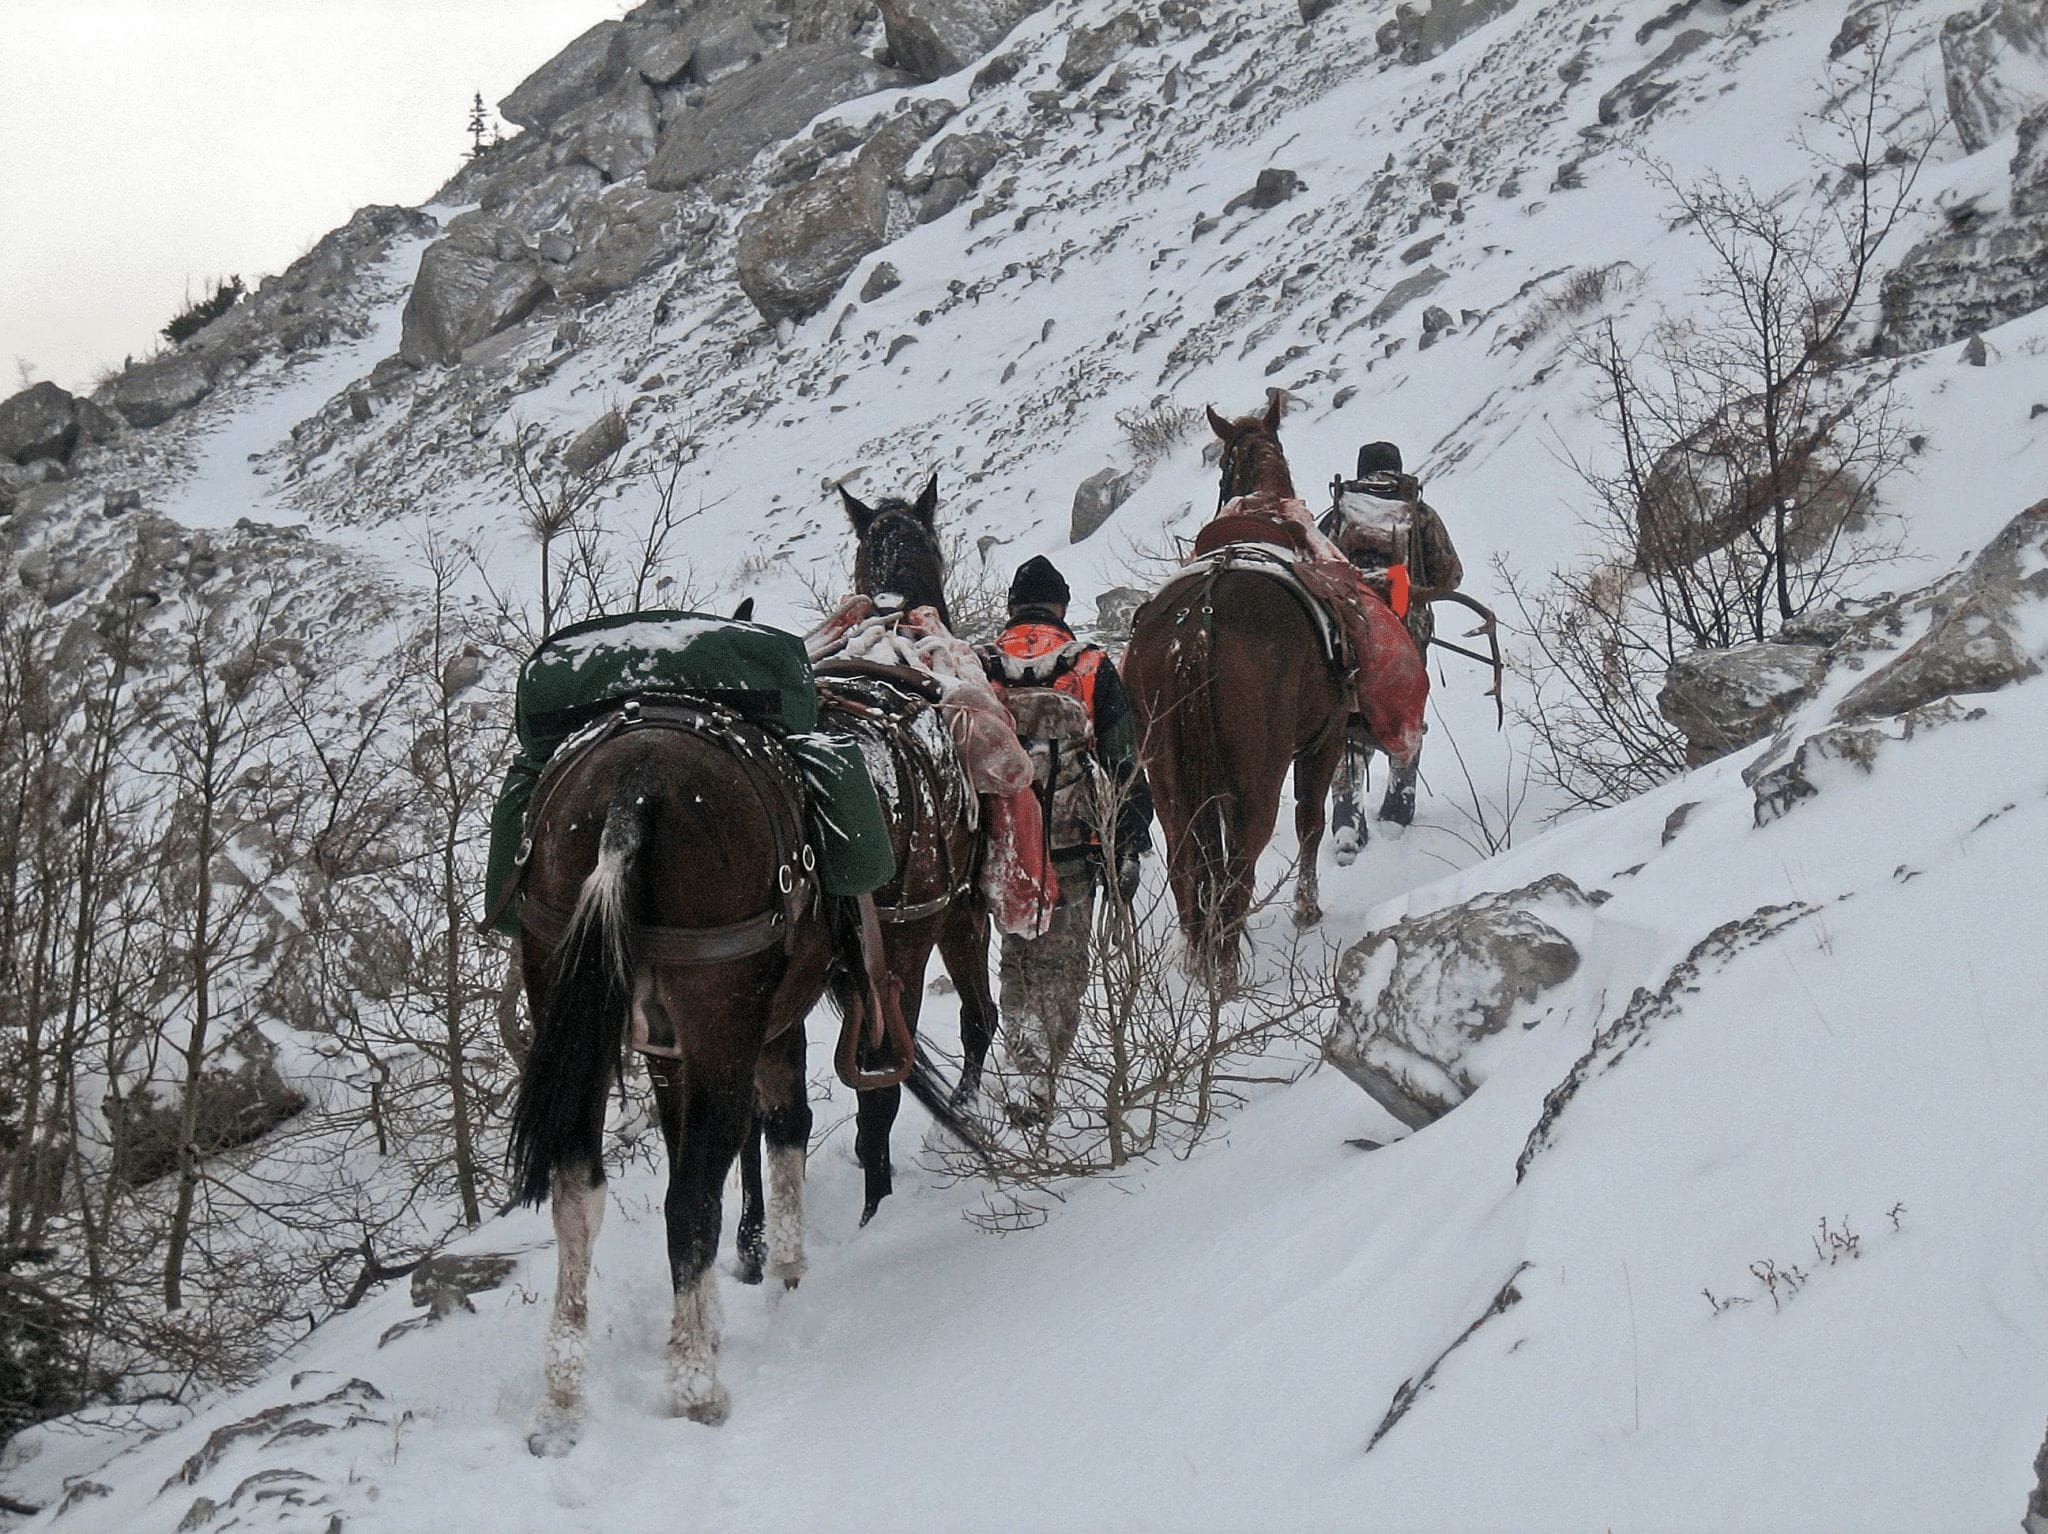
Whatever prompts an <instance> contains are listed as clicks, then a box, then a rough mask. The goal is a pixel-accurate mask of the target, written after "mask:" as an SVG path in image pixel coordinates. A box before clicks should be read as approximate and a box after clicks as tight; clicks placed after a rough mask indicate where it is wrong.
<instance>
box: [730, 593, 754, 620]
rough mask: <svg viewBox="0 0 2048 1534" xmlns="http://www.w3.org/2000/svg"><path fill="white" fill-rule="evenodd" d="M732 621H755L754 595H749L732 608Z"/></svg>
mask: <svg viewBox="0 0 2048 1534" xmlns="http://www.w3.org/2000/svg"><path fill="white" fill-rule="evenodd" d="M732 621H733V622H735V623H752V622H753V621H754V599H753V598H752V597H748V598H747V599H746V600H745V601H744V602H742V603H740V605H739V606H737V607H735V608H734V609H733V610H732Z"/></svg>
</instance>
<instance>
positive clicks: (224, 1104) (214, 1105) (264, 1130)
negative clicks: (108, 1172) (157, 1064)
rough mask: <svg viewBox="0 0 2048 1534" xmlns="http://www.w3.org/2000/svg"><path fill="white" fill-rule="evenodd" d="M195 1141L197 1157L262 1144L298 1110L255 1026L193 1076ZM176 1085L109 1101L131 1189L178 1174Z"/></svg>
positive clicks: (132, 1091) (300, 1101) (300, 1105)
mask: <svg viewBox="0 0 2048 1534" xmlns="http://www.w3.org/2000/svg"><path fill="white" fill-rule="evenodd" d="M195 1091H196V1094H197V1097H198V1105H197V1111H196V1124H195V1132H194V1143H195V1144H196V1145H197V1146H198V1148H199V1153H200V1155H201V1156H202V1157H204V1156H214V1155H218V1154H220V1153H221V1152H222V1151H226V1150H233V1149H234V1148H236V1147H237V1146H242V1145H247V1144H250V1143H251V1142H252V1141H255V1140H259V1139H261V1138H262V1137H263V1136H264V1135H266V1134H269V1133H270V1132H271V1131H272V1130H273V1129H276V1128H277V1127H278V1126H279V1125H281V1124H283V1123H285V1122H286V1121H288V1120H290V1119H292V1118H293V1117H295V1116H297V1115H298V1114H299V1113H301V1112H303V1111H304V1109H305V1107H306V1099H305V1098H304V1097H303V1096H301V1095H300V1094H299V1093H298V1092H296V1091H294V1090H293V1089H292V1088H291V1087H290V1086H288V1085H287V1084H286V1083H285V1081H284V1078H283V1077H281V1076H280V1075H279V1074H278V1071H277V1052H276V1050H274V1049H273V1048H272V1047H271V1046H270V1043H269V1041H267V1040H266V1039H265V1038H264V1037H263V1036H262V1035H261V1034H260V1033H258V1032H257V1031H256V1030H255V1029H253V1028H250V1029H245V1030H243V1031H242V1032H240V1033H238V1034H236V1035H234V1037H233V1038H231V1039H230V1040H228V1041H227V1043H226V1045H225V1047H224V1048H223V1049H222V1050H221V1051H220V1052H219V1054H217V1055H216V1056H215V1058H214V1060H213V1062H212V1063H211V1064H209V1065H208V1066H206V1067H205V1068H204V1069H203V1070H202V1071H201V1072H200V1074H199V1077H198V1084H197V1086H196V1088H195ZM182 1098H183V1093H182V1090H181V1089H180V1088H179V1087H177V1086H169V1087H166V1086H161V1085H150V1084H142V1085H137V1086H133V1087H130V1088H129V1089H128V1090H127V1091H125V1092H124V1093H123V1094H122V1095H121V1096H120V1097H119V1098H113V1097H110V1098H109V1099H108V1100H107V1105H106V1106H107V1113H108V1118H109V1120H110V1122H111V1124H112V1125H113V1127H114V1130H115V1134H116V1143H117V1145H118V1146H119V1151H120V1160H119V1162H118V1163H117V1170H118V1172H119V1174H120V1175H121V1176H122V1177H123V1178H124V1179H125V1180H126V1181H127V1182H128V1183H129V1184H130V1185H131V1186H133V1187H140V1186H142V1185H143V1184H144V1183H147V1182H153V1181H154V1180H155V1179H157V1178H159V1177H162V1176H163V1175H165V1174H166V1173H168V1172H173V1171H176V1170H177V1166H178V1145H179V1141H180V1130H181V1127H182V1124H181V1118H182V1114H183V1111H184V1109H183V1101H182Z"/></svg>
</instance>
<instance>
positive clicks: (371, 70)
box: [0, 0, 627, 397]
mask: <svg viewBox="0 0 2048 1534" xmlns="http://www.w3.org/2000/svg"><path fill="white" fill-rule="evenodd" d="M626 8H627V0H0V397H5V396H6V395H8V394H11V393H13V392H14V390H15V389H16V388H18V387H19V379H18V374H17V359H19V361H20V362H21V363H25V364H26V365H27V366H28V367H29V368H30V369H32V370H33V373H34V376H35V377H37V378H54V379H55V380H57V382H59V383H61V384H64V385H66V386H67V387H70V388H77V389H83V388H85V387H86V386H87V385H89V384H90V383H91V381H92V379H93V376H94V375H95V373H97V372H98V371H99V370H100V369H101V368H103V367H106V366H108V365H110V364H118V363H119V362H120V361H121V359H122V358H123V357H124V356H126V355H128V354H131V353H132V354H134V355H137V356H140V355H142V354H143V353H145V352H147V351H148V350H149V348H150V346H151V345H152V343H153V342H154V340H155V338H156V332H157V330H158V329H159V327H161V326H162V325H163V323H164V322H165V321H166V320H168V319H169V318H170V317H171V316H172V314H174V313H175V312H176V311H177V310H178V309H179V308H180V307H182V306H183V303H184V300H185V297H186V295H187V293H188V291H189V292H190V293H191V294H193V295H195V296H196V295H198V294H199V293H200V292H202V291H210V290H211V281H212V279H214V278H216V277H222V276H227V275H229V274H231V273H239V274H240V275H241V276H242V277H243V278H244V279H245V280H247V281H248V282H249V283H250V285H251V286H254V284H255V281H256V279H257V278H259V277H261V276H263V275H264V274H266V273H269V272H274V271H277V270H279V269H280V268H282V267H283V266H285V265H287V264H288V263H290V262H291V261H292V260H293V259H294V258H296V257H297V256H299V255H301V254H303V253H304V251H305V250H306V249H307V247H309V246H310V245H311V244H312V243H313V242H314V241H315V240H316V239H318V238H319V237H320V236H321V235H323V234H325V233H326V232H327V231H328V230H329V229H331V228H333V227H334V226H335V225H336V224H339V223H342V222H343V221H345V220H346V219H347V217H348V216H349V214H350V213H352V212H354V211H355V209H357V208H358V207H360V206H362V205H363V204H365V203H371V202H395V203H417V202H419V201H421V200H422V199H423V198H425V197H427V196H429V195H431V194H432V193H433V191H434V189H435V188H436V187H438V186H439V185H440V184H441V183H442V182H443V181H444V180H446V179H447V178H448V176H449V175H450V174H451V173H452V172H453V171H454V170H455V169H456V167H457V166H458V165H459V164H460V162H461V157H462V152H463V150H464V148H465V147H466V145H467V142H468V140H467V137H466V135H465V133H464V122H465V119H466V118H467V117H468V113H469V104H470V98H471V96H472V95H473V94H474V93H475V92H477V91H479V90H481V91H482V92H483V94H484V100H485V102H486V103H495V102H496V101H497V100H498V98H499V97H501V96H503V95H505V94H506V93H507V92H508V91H510V90H511V88H512V87H513V86H514V85H517V84H518V83H519V81H520V80H521V79H523V78H524V77H525V76H526V75H527V74H528V73H529V72H531V71H532V70H533V69H534V68H535V67H536V66H537V65H539V64H541V63H544V62H545V61H546V60H547V59H548V58H550V57H551V56H552V55H553V54H554V53H555V52H556V51H557V50H558V49H560V47H561V46H562V45H563V44H564V43H566V42H568V41H569V39H570V38H572V37H574V36H575V35H576V34H577V33H578V32H580V31H582V30H583V29H584V28H585V27H587V26H589V25H590V24H591V23H592V22H595V21H601V20H603V19H604V18H606V17H608V16H616V15H619V14H621V13H622V12H623V11H624V10H625V9H626ZM508 131H509V130H508Z"/></svg>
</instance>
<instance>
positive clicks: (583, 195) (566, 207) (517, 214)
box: [483, 163, 604, 235]
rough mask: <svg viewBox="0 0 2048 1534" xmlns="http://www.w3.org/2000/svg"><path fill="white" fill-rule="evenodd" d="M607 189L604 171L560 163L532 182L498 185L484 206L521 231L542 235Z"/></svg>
mask: <svg viewBox="0 0 2048 1534" xmlns="http://www.w3.org/2000/svg"><path fill="white" fill-rule="evenodd" d="M603 190H604V173H603V172H602V171H600V170H598V169H597V168H596V167H595V166H591V165H581V164H575V163H571V164H567V165H558V166H556V167H555V168H554V169H553V170H551V171H547V172H546V173H544V174H542V175H540V176H538V177H536V178H535V179H533V180H531V181H521V182H518V183H516V184H509V185H506V186H503V187H500V188H494V195H493V196H489V197H486V198H485V199H484V203H483V207H484V211H485V212H486V213H495V214H496V215H497V216H498V217H499V218H501V219H503V220H504V221H505V222H506V223H508V224H510V225H511V226H512V227H513V228H514V229H517V230H518V231H519V232H520V233H521V234H525V235H538V234H542V233H544V232H545V231H547V230H549V229H554V228H558V227H559V226H560V225H561V223H562V221H563V220H564V219H566V218H568V217H569V216H570V215H571V214H573V213H574V212H575V211H576V210H577V209H578V208H580V207H582V206H583V205H584V204H585V203H588V202H590V201H592V200H593V199H594V198H596V197H597V195H598V194H599V193H600V192H602V191H603Z"/></svg>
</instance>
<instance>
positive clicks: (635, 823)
mask: <svg viewBox="0 0 2048 1534" xmlns="http://www.w3.org/2000/svg"><path fill="white" fill-rule="evenodd" d="M654 802H655V801H654V794H653V793H652V792H651V786H650V785H649V784H647V783H645V782H644V781H642V780H641V777H640V775H639V774H637V773H635V774H631V775H629V776H627V777H626V778H624V779H622V780H621V781H620V783H619V786H618V788H617V789H616V790H614V792H613V794H612V802H611V806H610V808H609V809H607V810H606V812H605V817H604V830H603V833H602V834H601V835H600V836H599V838H598V850H597V866H596V867H595V868H593V869H591V871H590V874H589V876H588V877H587V878H585V879H584V881H583V888H582V891H581V892H580V893H579V894H578V895H577V897H576V909H575V910H574V912H573V913H571V915H570V917H569V926H568V929H567V931H565V932H564V933H563V934H562V941H561V943H560V945H559V946H558V947H557V948H556V950H555V957H554V970H555V972H554V977H553V979H552V981H551V982H550V984H549V986H548V994H547V1004H546V1006H545V1007H544V1008H543V1009H542V1012H541V1015H540V1017H539V1019H538V1020H537V1021H536V1023H535V1026H534V1034H533V1048H532V1049H531V1050H530V1051H529V1052H528V1054H527V1057H526V1067H525V1069H524V1070H523V1071H522V1072H521V1073H520V1077H519V1095H518V1098H517V1100H516V1101H515V1102H514V1104H513V1108H512V1140H511V1149H510V1158H511V1162H512V1183H513V1196H514V1199H515V1201H516V1202H518V1203H522V1204H536V1205H537V1204H540V1203H542V1202H544V1201H545V1200H546V1198H547V1196H548V1188H549V1185H550V1183H551V1182H552V1180H553V1177H554V1175H555V1173H556V1172H558V1171H561V1170H563V1169H564V1168H568V1167H579V1168H583V1169H585V1170H588V1171H590V1172H592V1173H595V1172H597V1171H598V1170H599V1169H600V1167H601V1165H602V1162H601V1157H602V1155H603V1148H604V1114H605V1099H606V1098H607V1096H608V1095H609V1094H610V1092H611V1087H612V1083H613V1082H615V1081H616V1080H618V1079H619V1077H620V1074H621V1070H622V1067H623V1064H624V1058H623V1052H624V1049H625V1040H626V1024H627V1020H628V1018H629V1016H630V1014H631V1011H632V1004H633V972H634V967H635V962H636V960H635V955H634V930H633V927H634V924H633V913H632V899H633V893H634V890H635V888H636V886H637V883H638V877H637V876H638V871H639V863H640V858H641V854H642V853H643V852H644V851H645V850H646V848H647V845H648V843H649V841H650V840H651V837H650V832H651V830H652V827H653V820H654V810H653V806H654Z"/></svg>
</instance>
